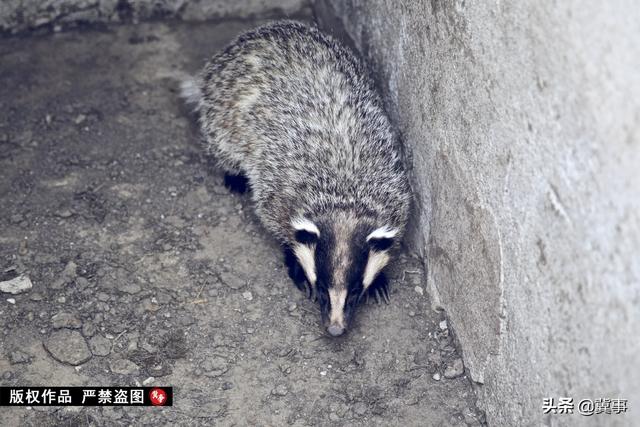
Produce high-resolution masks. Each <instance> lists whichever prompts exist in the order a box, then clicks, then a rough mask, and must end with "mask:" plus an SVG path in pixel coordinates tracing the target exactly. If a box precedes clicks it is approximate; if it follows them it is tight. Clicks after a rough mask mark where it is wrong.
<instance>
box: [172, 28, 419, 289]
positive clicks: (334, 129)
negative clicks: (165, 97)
mask: <svg viewBox="0 0 640 427" xmlns="http://www.w3.org/2000/svg"><path fill="white" fill-rule="evenodd" d="M183 92H184V95H185V97H186V98H187V99H188V100H190V101H191V102H192V103H194V104H195V105H196V109H197V111H198V113H199V120H200V125H201V128H202V132H203V134H204V137H205V140H206V146H207V148H208V150H209V151H210V152H211V153H212V154H213V155H214V156H215V158H216V159H217V161H218V162H219V164H220V165H221V167H222V168H223V169H224V170H225V171H227V172H228V173H231V174H242V175H245V176H246V177H247V179H248V181H249V185H250V188H251V191H252V198H253V202H254V205H255V211H256V214H257V216H258V218H259V219H260V220H261V221H262V223H263V224H264V226H265V227H266V228H267V229H268V230H269V231H270V232H272V233H273V234H274V235H275V236H276V237H277V238H278V239H279V240H280V241H281V242H282V243H283V244H284V245H288V246H290V247H293V246H295V245H296V241H295V233H296V230H295V229H294V227H293V226H292V222H293V221H295V220H296V219H299V218H304V219H306V220H308V221H310V222H312V223H313V224H323V225H322V226H320V225H319V228H320V231H321V232H322V228H323V227H326V226H327V224H329V227H331V228H332V230H331V231H332V232H333V233H334V234H335V235H337V236H338V237H337V241H335V242H334V244H335V246H341V247H342V249H340V250H339V249H336V251H337V252H340V251H342V252H348V251H345V248H346V247H350V246H351V242H350V241H349V239H352V238H355V231H354V230H355V229H356V228H358V227H360V228H362V227H364V228H365V229H366V230H367V234H368V233H370V232H372V231H373V230H376V229H380V228H383V230H391V229H392V230H394V246H395V245H397V242H399V240H400V237H401V236H402V233H403V230H404V228H405V225H406V221H407V217H408V211H409V204H410V192H409V186H408V183H407V179H406V175H405V172H404V168H403V165H402V159H401V155H400V147H399V143H398V140H397V138H396V137H395V135H394V133H393V132H392V128H391V126H390V123H389V120H388V118H387V116H386V114H385V112H384V110H383V107H382V102H381V100H380V97H379V96H378V94H377V93H376V91H375V89H374V85H373V83H372V80H371V79H370V78H369V76H368V73H367V72H366V70H365V68H364V67H363V65H362V64H361V62H360V61H359V60H358V58H356V56H355V55H354V54H353V53H352V52H351V51H350V50H348V49H347V48H345V47H344V46H342V45H341V44H340V43H338V42H337V41H336V40H335V39H333V38H332V37H330V36H328V35H325V34H323V33H321V32H320V31H318V30H317V29H316V28H313V27H308V26H306V25H304V24H301V23H298V22H294V21H279V22H275V23H271V24H268V25H265V26H262V27H259V28H257V29H255V30H253V31H250V32H248V33H245V34H243V35H241V36H240V37H238V38H237V39H235V40H234V41H233V42H232V43H231V44H230V45H229V46H228V47H227V48H226V49H225V50H224V51H223V52H221V53H219V54H218V55H216V56H214V57H213V58H212V59H211V60H210V61H209V62H208V63H207V65H206V66H205V68H204V70H203V72H202V73H201V75H200V76H199V77H198V78H196V79H195V80H194V81H193V82H191V83H187V84H185V85H184V86H183ZM365 235H366V234H365ZM341 256H342V257H343V258H345V257H347V258H348V256H347V255H344V254H342V255H340V254H336V255H335V256H333V258H332V259H334V261H335V262H334V263H333V264H332V265H333V268H334V269H336V270H338V269H340V268H342V269H345V268H348V265H347V264H349V261H348V260H346V258H345V259H343V260H341V259H339V258H340V257H341ZM385 264H386V261H385V262H384V263H382V264H381V265H382V267H384V265H385ZM382 267H381V268H382ZM341 274H343V275H344V272H342V273H341ZM333 286H335V287H339V286H346V285H339V284H337V283H334V284H333Z"/></svg>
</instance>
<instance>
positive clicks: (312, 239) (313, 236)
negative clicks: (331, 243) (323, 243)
mask: <svg viewBox="0 0 640 427" xmlns="http://www.w3.org/2000/svg"><path fill="white" fill-rule="evenodd" d="M291 225H292V226H293V229H294V230H295V239H296V241H297V242H298V243H302V244H305V245H308V244H312V243H316V242H317V241H318V238H319V237H320V230H319V229H318V227H317V226H316V225H315V224H314V223H313V222H311V221H310V220H308V219H306V218H297V219H295V220H293V221H292V222H291Z"/></svg>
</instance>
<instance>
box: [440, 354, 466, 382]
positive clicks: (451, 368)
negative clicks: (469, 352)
mask: <svg viewBox="0 0 640 427" xmlns="http://www.w3.org/2000/svg"><path fill="white" fill-rule="evenodd" d="M463 373H464V363H462V359H460V358H459V357H458V358H456V359H454V360H453V362H451V363H449V364H448V365H447V367H446V368H445V370H444V377H445V378H448V379H452V378H457V377H459V376H460V375H462V374H463Z"/></svg>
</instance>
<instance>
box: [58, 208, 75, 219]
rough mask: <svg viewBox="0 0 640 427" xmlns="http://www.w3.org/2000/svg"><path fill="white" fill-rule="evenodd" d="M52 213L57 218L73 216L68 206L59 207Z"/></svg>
mask: <svg viewBox="0 0 640 427" xmlns="http://www.w3.org/2000/svg"><path fill="white" fill-rule="evenodd" d="M54 215H55V216H57V217H58V218H70V217H72V216H73V212H71V210H70V209H68V208H60V209H58V210H57V211H55V212H54Z"/></svg>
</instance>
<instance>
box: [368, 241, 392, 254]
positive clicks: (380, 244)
mask: <svg viewBox="0 0 640 427" xmlns="http://www.w3.org/2000/svg"><path fill="white" fill-rule="evenodd" d="M391 245H393V239H391V238H388V237H381V238H373V239H369V247H370V248H371V249H372V250H374V251H377V252H382V251H386V250H387V249H389V248H390V247H391Z"/></svg>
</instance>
